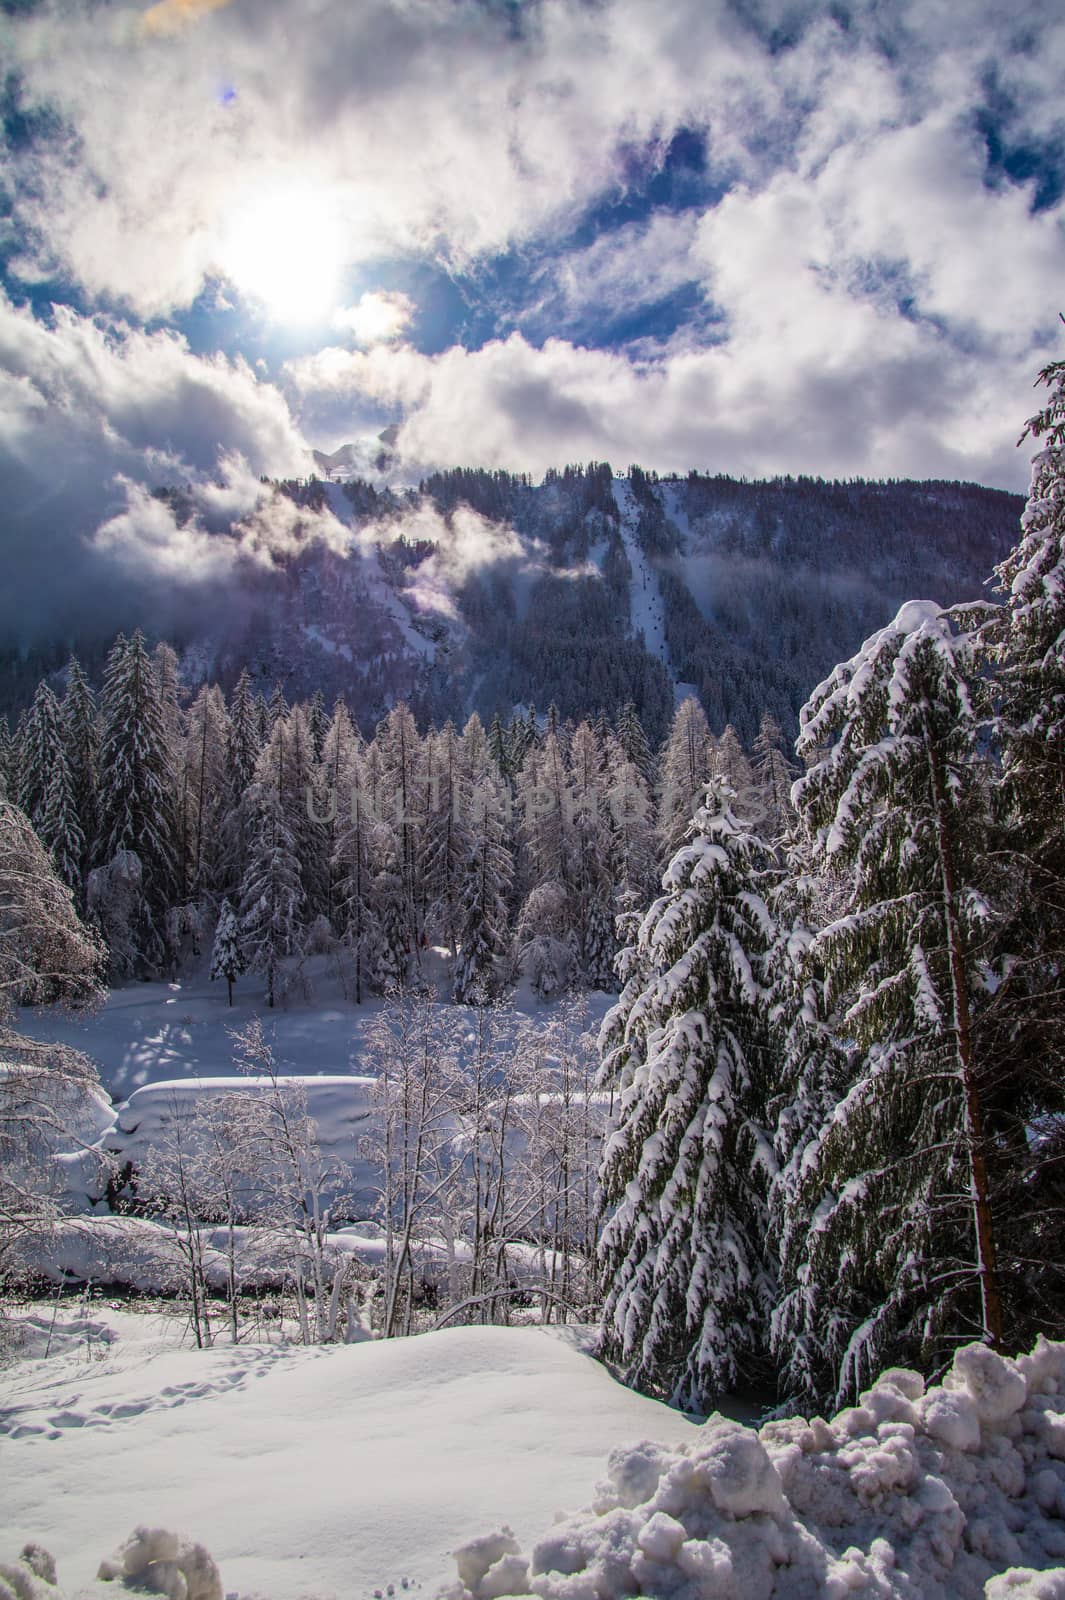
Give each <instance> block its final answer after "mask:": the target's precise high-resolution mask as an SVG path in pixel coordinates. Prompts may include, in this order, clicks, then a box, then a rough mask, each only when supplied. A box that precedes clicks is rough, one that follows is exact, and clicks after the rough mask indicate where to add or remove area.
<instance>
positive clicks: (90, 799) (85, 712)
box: [61, 656, 100, 874]
mask: <svg viewBox="0 0 1065 1600" xmlns="http://www.w3.org/2000/svg"><path fill="white" fill-rule="evenodd" d="M61 710H62V716H63V740H64V744H65V746H66V753H67V766H68V768H69V770H70V782H71V787H72V789H73V792H74V809H75V811H76V812H77V816H78V825H79V827H80V828H81V834H82V838H83V839H84V841H85V853H84V857H83V859H82V862H81V871H82V873H83V874H84V873H85V872H86V871H87V870H88V866H89V862H90V860H91V859H92V857H93V855H94V852H95V846H96V831H97V823H98V804H97V789H98V785H99V756H100V730H99V728H98V726H97V715H96V696H95V695H94V694H93V692H92V689H91V687H90V685H89V681H88V679H87V678H86V676H85V674H84V672H83V671H82V668H81V663H80V662H79V661H78V659H77V657H76V656H71V658H70V661H69V662H68V663H67V687H66V693H65V694H64V696H63V703H62V707H61Z"/></svg>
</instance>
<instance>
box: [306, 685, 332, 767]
mask: <svg viewBox="0 0 1065 1600" xmlns="http://www.w3.org/2000/svg"><path fill="white" fill-rule="evenodd" d="M329 720H330V719H329V715H328V713H327V712H326V709H325V696H324V695H323V693H322V691H321V689H316V690H315V691H314V693H313V695H312V696H311V701H310V705H309V706H308V707H307V727H308V729H309V731H310V735H311V745H312V747H313V750H314V759H315V761H321V759H322V754H323V752H324V750H325V736H326V734H327V733H328V732H329Z"/></svg>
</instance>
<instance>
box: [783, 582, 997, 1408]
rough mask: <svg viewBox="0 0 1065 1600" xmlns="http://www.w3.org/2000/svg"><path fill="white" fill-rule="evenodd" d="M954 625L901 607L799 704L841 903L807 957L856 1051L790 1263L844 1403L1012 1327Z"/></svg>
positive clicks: (809, 794) (980, 879) (972, 764)
mask: <svg viewBox="0 0 1065 1600" xmlns="http://www.w3.org/2000/svg"><path fill="white" fill-rule="evenodd" d="M951 621H952V619H951V616H950V614H948V613H945V612H941V611H940V610H939V608H938V607H936V606H934V605H932V604H931V603H930V602H925V601H915V602H911V603H910V604H909V605H907V606H904V607H903V608H902V610H901V611H900V612H899V615H898V617H897V618H896V619H895V622H894V623H893V624H891V625H890V626H889V627H887V628H884V629H882V630H881V632H880V633H878V634H876V635H874V636H873V637H872V638H871V639H869V640H868V641H867V642H866V644H865V645H864V646H863V648H862V650H861V652H860V653H859V654H858V655H857V656H855V657H854V658H853V659H852V660H851V661H849V662H846V663H844V664H843V665H841V666H839V667H837V668H836V669H835V671H834V672H833V673H832V674H831V675H830V676H829V678H828V679H826V681H825V682H824V683H823V684H822V685H821V686H820V687H819V688H818V689H817V690H816V691H815V694H814V696H813V697H812V699H811V700H810V702H809V703H808V705H807V706H806V708H805V709H804V711H803V715H802V733H801V735H800V740H799V752H800V754H804V753H806V752H809V753H810V754H811V755H813V754H814V753H820V759H819V760H817V761H816V764H815V765H813V766H812V767H811V769H810V771H809V772H808V773H807V774H806V776H805V777H804V778H803V779H802V780H801V781H800V783H799V785H798V787H797V789H796V803H797V806H798V811H799V816H800V821H801V824H802V827H803V830H804V836H805V839H806V841H807V848H808V850H809V852H810V855H811V857H812V860H813V862H814V864H815V865H816V866H817V867H819V868H820V870H821V872H822V875H823V876H824V877H825V878H826V879H827V880H828V881H829V883H830V884H835V885H836V886H837V889H838V891H839V892H840V894H841V895H842V897H843V902H844V913H843V914H842V915H840V916H838V917H836V918H835V920H833V921H832V922H830V923H829V925H828V926H827V927H826V928H824V929H822V930H821V931H820V932H819V934H818V936H817V939H816V940H815V943H814V954H815V956H816V958H817V959H818V960H819V961H820V962H821V963H823V967H824V971H825V983H826V989H825V994H826V1000H827V1004H828V1006H829V1008H830V1009H831V1010H832V1011H835V1012H838V1014H839V1023H838V1026H839V1030H840V1032H841V1034H842V1035H843V1036H844V1037H846V1038H848V1039H850V1040H853V1041H854V1044H855V1046H856V1047H857V1049H858V1051H859V1052H860V1055H859V1060H858V1062H857V1064H856V1067H855V1070H854V1072H853V1075H852V1078H851V1081H850V1083H849V1085H848V1088H847V1092H846V1094H845V1095H844V1096H843V1098H842V1099H841V1100H840V1102H839V1104H838V1105H837V1106H836V1107H835V1109H834V1111H833V1114H832V1117H831V1119H830V1120H829V1121H828V1123H827V1124H826V1125H825V1127H824V1128H823V1129H822V1130H821V1132H820V1134H819V1136H818V1137H817V1139H816V1141H815V1142H814V1143H813V1144H812V1145H811V1147H810V1148H809V1149H808V1150H807V1152H806V1154H805V1156H804V1159H803V1183H804V1187H805V1190H806V1193H805V1195H804V1203H805V1204H806V1205H807V1206H808V1207H809V1209H810V1214H811V1215H812V1216H815V1219H816V1220H815V1223H814V1225H813V1226H811V1228H810V1230H809V1233H808V1234H807V1237H806V1243H805V1249H804V1251H803V1254H802V1259H801V1261H800V1262H799V1263H798V1264H797V1267H796V1274H795V1275H796V1278H797V1279H798V1280H799V1281H801V1283H802V1284H803V1285H804V1287H805V1291H806V1292H807V1293H808V1294H809V1295H810V1296H812V1297H819V1298H820V1300H821V1302H822V1304H824V1303H826V1301H827V1300H831V1301H832V1303H834V1304H835V1305H836V1306H837V1307H838V1308H839V1316H838V1318H837V1320H836V1322H835V1325H834V1327H833V1328H832V1329H831V1330H829V1329H826V1330H825V1331H824V1335H823V1337H824V1341H825V1344H826V1354H827V1356H828V1359H829V1360H830V1361H831V1362H832V1363H833V1365H834V1366H835V1369H836V1381H837V1393H838V1395H839V1396H840V1397H842V1396H843V1395H844V1394H850V1393H852V1392H855V1391H857V1390H858V1389H860V1388H861V1387H862V1386H863V1384H864V1382H865V1381H866V1380H867V1378H868V1377H870V1376H871V1375H872V1374H873V1373H874V1372H876V1371H878V1370H879V1369H880V1367H881V1366H883V1365H885V1364H887V1363H888V1362H890V1361H903V1362H905V1361H917V1362H920V1363H921V1364H922V1365H928V1364H931V1363H933V1362H935V1361H936V1360H939V1359H941V1358H943V1357H944V1356H945V1355H946V1353H947V1352H948V1350H949V1349H950V1348H951V1347H952V1345H953V1342H954V1341H956V1340H957V1338H958V1337H959V1336H961V1335H963V1334H967V1332H968V1330H969V1329H971V1328H972V1327H973V1326H974V1325H975V1326H976V1327H979V1328H982V1330H983V1333H984V1337H985V1338H986V1339H987V1340H989V1341H990V1342H991V1343H993V1344H996V1345H998V1344H1000V1343H1001V1340H1002V1335H1003V1314H1002V1302H1001V1295H1000V1285H999V1274H998V1269H997V1262H996V1246H995V1237H994V1228H993V1225H992V1214H991V1204H990V1194H989V1186H988V1178H987V1150H986V1144H985V1133H984V1119H983V1108H982V1104H981V1087H980V1076H981V1068H980V1062H979V1061H978V1060H977V1058H976V1055H975V1051H974V1032H973V1022H974V1008H975V1007H976V1005H977V1004H978V1003H979V1002H980V997H981V993H982V991H984V989H985V985H986V969H985V966H984V962H983V947H984V944H985V942H986V941H987V939H988V936H989V928H990V925H991V921H992V917H991V913H990V911H989V907H988V899H987V895H988V892H989V888H990V866H989V857H988V796H987V785H986V771H985V762H984V757H983V754H982V750H981V741H980V737H979V730H978V725H977V722H976V717H975V713H974V708H973V689H974V679H975V668H974V662H973V649H972V640H971V638H970V637H968V636H965V635H958V634H956V633H955V632H954V629H953V628H952V625H951ZM967 1196H968V1197H969V1198H968V1199H966V1197H967ZM886 1219H890V1225H888V1226H886V1225H885V1221H886Z"/></svg>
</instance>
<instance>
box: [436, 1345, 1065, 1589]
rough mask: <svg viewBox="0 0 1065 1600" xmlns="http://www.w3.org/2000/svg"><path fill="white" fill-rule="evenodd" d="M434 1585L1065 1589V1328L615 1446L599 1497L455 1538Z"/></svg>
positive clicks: (972, 1348)
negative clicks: (848, 1391)
mask: <svg viewBox="0 0 1065 1600" xmlns="http://www.w3.org/2000/svg"><path fill="white" fill-rule="evenodd" d="M455 1559H456V1561H457V1564H458V1572H459V1578H458V1582H457V1583H456V1584H454V1585H452V1586H451V1587H450V1588H446V1589H444V1590H442V1591H440V1600H445V1597H446V1600H499V1597H501V1596H507V1595H525V1594H533V1595H539V1596H541V1597H542V1600H621V1597H622V1596H629V1595H633V1594H643V1595H654V1596H656V1597H657V1600H697V1597H698V1596H708V1595H713V1596H720V1597H721V1600H800V1597H801V1600H813V1597H815V1596H817V1597H823V1600H843V1597H844V1596H847V1595H852V1594H861V1595H863V1596H869V1597H873V1596H875V1597H877V1600H881V1597H882V1600H889V1597H897V1600H1065V1567H1062V1566H1061V1565H1060V1563H1062V1562H1063V1561H1065V1344H1051V1343H1049V1342H1047V1341H1046V1340H1044V1339H1042V1338H1041V1339H1040V1340H1039V1342H1038V1343H1037V1345H1036V1347H1035V1349H1034V1350H1033V1351H1032V1353H1031V1355H1027V1356H1021V1357H1019V1358H1018V1359H1017V1360H1007V1359H1005V1358H1004V1357H1002V1356H999V1355H996V1354H995V1353H994V1352H993V1351H992V1350H989V1349H988V1348H987V1347H986V1346H983V1345H969V1346H967V1347H966V1348H965V1349H962V1350H959V1351H958V1352H957V1354H956V1356H955V1358H954V1363H953V1366H952V1368H951V1370H950V1371H949V1372H948V1373H947V1374H946V1376H945V1377H944V1380H943V1383H942V1384H941V1385H938V1386H935V1387H933V1388H930V1389H928V1390H927V1392H926V1391H925V1384H924V1381H923V1379H922V1378H921V1377H920V1376H919V1375H918V1374H917V1373H914V1372H907V1371H904V1370H901V1369H898V1368H896V1369H893V1370H891V1371H888V1372H885V1373H884V1374H883V1375H882V1376H881V1377H880V1379H879V1380H878V1381H877V1383H876V1384H875V1385H874V1386H873V1388H872V1389H870V1390H868V1391H867V1392H866V1393H865V1394H863V1395H862V1396H861V1400H860V1403H859V1404H858V1405H857V1406H852V1407H849V1408H848V1409H847V1410H845V1411H841V1412H840V1414H839V1415H838V1416H837V1417H835V1418H833V1420H832V1421H831V1422H825V1421H824V1420H823V1419H822V1418H820V1417H815V1418H813V1419H812V1420H811V1421H809V1422H808V1421H806V1420H805V1419H804V1418H790V1419H788V1420H785V1421H774V1422H769V1423H767V1424H766V1425H765V1426H764V1427H763V1428H762V1429H761V1430H760V1432H758V1433H755V1432H754V1431H752V1430H751V1429H748V1428H745V1427H743V1426H742V1425H741V1424H739V1423H736V1422H731V1421H728V1420H726V1419H725V1418H723V1417H721V1416H720V1415H714V1416H712V1417H710V1418H709V1420H708V1421H707V1422H706V1423H705V1425H704V1426H703V1427H702V1428H701V1429H700V1430H699V1432H698V1435H697V1436H696V1437H694V1438H693V1439H692V1440H691V1441H690V1442H681V1443H680V1444H674V1445H668V1446H667V1445H661V1444H654V1443H650V1442H643V1443H641V1444H637V1445H635V1446H627V1447H625V1448H623V1449H619V1450H615V1451H614V1452H613V1454H612V1455H611V1456H610V1458H609V1461H608V1465H607V1476H606V1479H605V1480H604V1481H603V1482H602V1483H601V1484H600V1485H599V1486H598V1489H597V1492H596V1496H595V1498H594V1500H593V1501H592V1503H591V1505H590V1506H588V1507H586V1508H585V1509H584V1510H583V1511H579V1512H577V1513H576V1514H574V1515H572V1516H568V1517H563V1518H561V1519H560V1520H558V1521H557V1522H556V1524H555V1526H554V1528H553V1529H552V1530H551V1531H550V1532H549V1533H547V1534H546V1535H545V1536H544V1537H543V1538H542V1539H541V1540H540V1541H539V1542H538V1543H537V1544H535V1545H534V1546H533V1549H532V1552H531V1556H529V1557H526V1556H524V1555H522V1553H521V1551H520V1549H519V1547H518V1544H517V1542H516V1541H515V1540H514V1538H513V1536H512V1535H511V1533H510V1531H509V1529H502V1530H501V1531H500V1532H499V1533H495V1534H489V1535H486V1536H483V1537H481V1538H480V1539H477V1540H475V1541H473V1542H472V1543H470V1544H467V1545H464V1546H463V1547H462V1548H461V1549H460V1550H457V1551H456V1552H455Z"/></svg>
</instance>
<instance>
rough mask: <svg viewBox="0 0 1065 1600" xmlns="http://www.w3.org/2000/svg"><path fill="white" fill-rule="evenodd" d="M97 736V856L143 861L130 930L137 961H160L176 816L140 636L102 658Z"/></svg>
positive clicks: (160, 713)
mask: <svg viewBox="0 0 1065 1600" xmlns="http://www.w3.org/2000/svg"><path fill="white" fill-rule="evenodd" d="M101 710H102V723H103V728H102V733H101V738H100V789H99V819H100V820H99V832H98V835H97V842H96V860H97V862H98V863H99V864H100V865H101V866H103V865H106V863H107V862H109V861H111V860H112V859H113V857H114V856H116V855H117V854H118V853H119V852H121V851H133V852H134V853H135V854H136V855H137V857H138V859H139V861H140V864H141V874H142V877H141V883H142V896H143V908H142V915H141V917H140V919H139V920H140V926H139V928H138V929H137V930H136V935H135V937H136V946H137V949H138V952H139V955H140V957H141V959H143V960H144V961H146V962H148V963H149V964H150V965H158V964H159V963H160V962H161V961H162V958H163V926H164V920H165V913H166V910H167V907H168V906H169V905H170V904H171V903H172V902H173V899H174V896H175V893H176V888H177V878H176V842H177V818H176V815H175V810H174V787H175V785H174V764H173V745H172V742H171V735H170V733H169V731H168V728H167V721H166V717H165V715H164V710H163V705H162V701H161V698H160V694H159V685H158V683H157V681H156V676H155V669H154V667H153V665H152V660H151V657H150V655H149V654H148V649H147V646H146V644H145V641H144V635H143V634H142V633H141V632H140V630H139V629H138V631H137V632H136V633H135V634H134V635H133V637H132V639H129V640H127V639H124V638H122V637H121V635H120V636H119V638H118V639H117V640H116V642H115V645H114V647H113V648H112V650H111V653H110V654H109V656H108V658H107V668H106V671H105V674H104V687H103V698H102V707H101Z"/></svg>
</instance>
